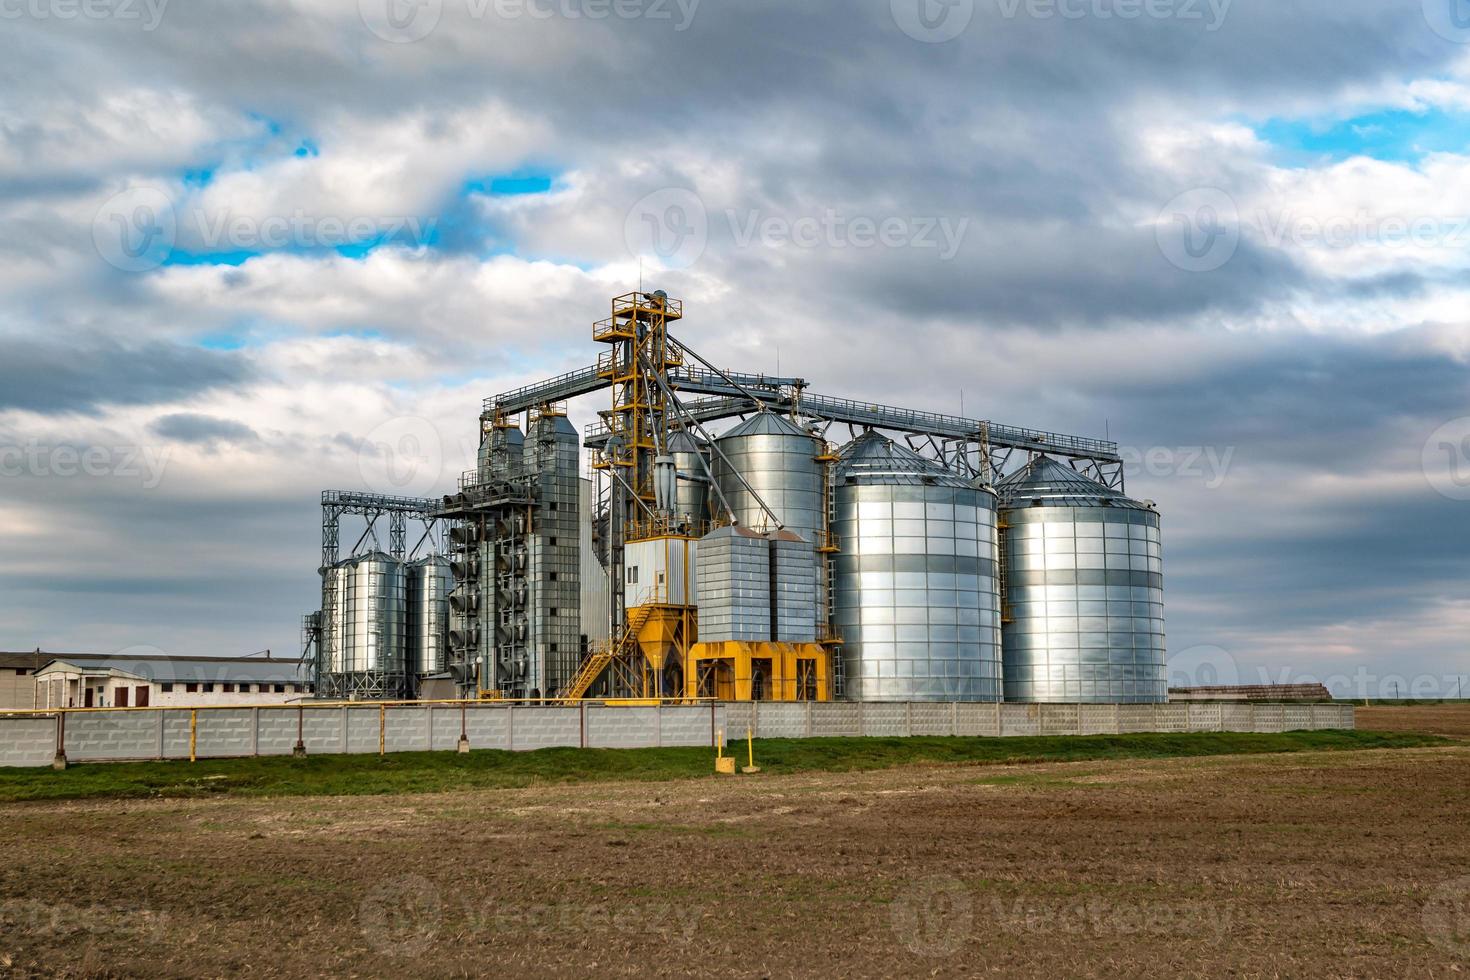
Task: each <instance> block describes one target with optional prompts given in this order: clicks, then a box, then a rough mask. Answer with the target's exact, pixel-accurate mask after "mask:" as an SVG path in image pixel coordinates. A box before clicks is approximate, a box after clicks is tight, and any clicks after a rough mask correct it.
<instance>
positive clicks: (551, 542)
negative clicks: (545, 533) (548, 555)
mask: <svg viewBox="0 0 1470 980" xmlns="http://www.w3.org/2000/svg"><path fill="white" fill-rule="evenodd" d="M547 543H548V544H550V545H551V546H552V547H553V548H555V547H556V538H552V539H551V540H550V541H549V542H547ZM552 577H553V578H555V576H552Z"/></svg>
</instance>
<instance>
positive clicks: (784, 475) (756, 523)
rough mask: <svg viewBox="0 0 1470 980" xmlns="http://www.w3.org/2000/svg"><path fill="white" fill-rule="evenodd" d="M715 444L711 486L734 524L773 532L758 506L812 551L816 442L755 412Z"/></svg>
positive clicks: (781, 420)
mask: <svg viewBox="0 0 1470 980" xmlns="http://www.w3.org/2000/svg"><path fill="white" fill-rule="evenodd" d="M715 445H716V446H717V447H718V449H719V452H717V453H715V458H714V475H715V482H716V483H717V484H718V485H719V488H720V492H721V493H722V494H724V497H725V499H726V500H728V501H729V503H730V508H731V510H733V511H734V514H735V520H736V522H737V523H739V524H740V525H741V526H742V527H748V528H753V529H757V530H775V526H774V525H773V524H772V523H771V520H770V518H769V517H768V516H767V515H766V513H765V511H764V510H763V509H762V508H761V505H760V501H764V502H765V504H766V506H767V507H769V508H770V509H771V510H772V511H774V512H775V514H776V517H777V518H778V519H779V521H780V523H781V524H782V525H784V526H785V527H786V529H787V530H790V531H795V532H796V533H797V534H799V535H801V536H802V537H803V538H805V539H806V540H807V541H809V542H811V543H812V544H813V545H814V546H815V544H816V541H817V536H818V534H819V532H820V531H821V529H822V508H823V506H824V502H823V500H822V470H821V464H820V463H818V462H817V455H818V448H819V446H818V442H817V438H816V437H815V436H813V435H812V434H811V433H809V432H807V431H805V430H804V429H802V428H801V427H800V426H799V425H797V424H796V423H795V422H792V421H791V420H790V419H788V418H786V417H785V416H784V415H777V414H776V413H775V412H761V413H759V414H757V415H753V416H751V417H750V418H748V419H746V420H745V421H744V422H742V423H740V424H739V425H737V426H735V428H733V429H731V430H730V431H729V432H726V433H725V434H724V435H722V436H720V437H719V438H718V439H716V440H715ZM737 473H738V474H739V476H738V477H737V475H736V474H737ZM741 477H743V478H744V482H742V481H741V479H740V478H741ZM747 486H748V487H749V489H747ZM757 497H758V498H759V501H758V500H757Z"/></svg>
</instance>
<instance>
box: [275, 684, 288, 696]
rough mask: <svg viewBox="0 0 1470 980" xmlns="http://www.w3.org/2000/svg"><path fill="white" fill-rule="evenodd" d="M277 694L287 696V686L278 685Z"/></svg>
mask: <svg viewBox="0 0 1470 980" xmlns="http://www.w3.org/2000/svg"><path fill="white" fill-rule="evenodd" d="M276 693H277V694H285V693H286V685H285V684H277V685H276Z"/></svg>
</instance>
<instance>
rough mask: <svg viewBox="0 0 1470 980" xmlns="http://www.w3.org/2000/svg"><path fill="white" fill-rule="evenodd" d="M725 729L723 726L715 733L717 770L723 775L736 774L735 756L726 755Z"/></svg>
mask: <svg viewBox="0 0 1470 980" xmlns="http://www.w3.org/2000/svg"><path fill="white" fill-rule="evenodd" d="M724 747H725V730H724V729H723V728H722V729H720V730H719V731H718V732H716V733H715V772H716V773H718V774H719V775H721V776H733V775H735V757H734V756H733V755H726V754H725V752H724Z"/></svg>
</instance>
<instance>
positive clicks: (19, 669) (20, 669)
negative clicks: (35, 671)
mask: <svg viewBox="0 0 1470 980" xmlns="http://www.w3.org/2000/svg"><path fill="white" fill-rule="evenodd" d="M27 673H29V671H27V670H26V669H25V668H24V667H17V668H15V676H16V677H24V676H25V675H26V674H27Z"/></svg>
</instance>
